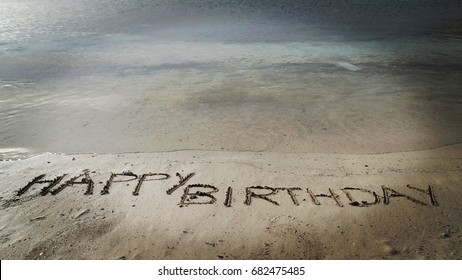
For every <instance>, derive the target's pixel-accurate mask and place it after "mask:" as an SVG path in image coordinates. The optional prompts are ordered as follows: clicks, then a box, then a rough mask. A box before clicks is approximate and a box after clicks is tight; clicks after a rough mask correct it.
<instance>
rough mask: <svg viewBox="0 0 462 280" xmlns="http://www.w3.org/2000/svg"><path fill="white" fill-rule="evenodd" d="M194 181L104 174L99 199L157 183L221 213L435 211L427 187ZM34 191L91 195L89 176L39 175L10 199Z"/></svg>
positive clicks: (188, 202)
mask: <svg viewBox="0 0 462 280" xmlns="http://www.w3.org/2000/svg"><path fill="white" fill-rule="evenodd" d="M194 176H195V173H187V174H180V173H176V174H175V177H174V176H171V175H170V174H167V173H144V174H141V175H139V174H135V173H133V172H131V171H126V172H121V173H110V175H109V178H108V179H107V180H106V182H105V184H104V186H103V188H102V189H101V190H100V191H99V194H100V195H109V194H110V192H111V188H113V187H117V185H122V184H123V185H124V186H127V185H128V184H127V182H131V181H134V182H133V185H134V189H131V190H130V192H131V195H133V196H138V195H141V194H142V187H143V186H145V185H147V184H153V181H158V182H162V184H160V183H159V185H161V187H165V188H166V190H165V193H166V195H173V194H177V193H178V194H181V197H179V203H178V205H179V206H180V207H184V206H189V205H206V204H217V203H220V204H223V205H224V206H226V207H232V206H233V204H235V203H241V204H244V205H247V206H250V205H252V203H253V202H254V201H256V200H258V201H262V202H264V203H268V204H269V205H275V206H278V205H280V204H281V203H282V202H281V201H284V202H286V201H289V203H290V204H291V205H294V206H300V205H302V204H311V205H316V206H320V205H335V206H337V207H344V206H345V205H348V206H353V207H368V206H373V205H378V204H382V205H389V204H390V203H391V201H392V200H395V199H404V200H406V201H408V202H409V203H414V204H419V205H425V206H438V202H437V200H436V196H435V191H434V188H433V187H432V186H427V187H425V188H421V187H415V186H411V185H409V184H408V185H406V186H405V187H402V188H396V187H394V188H391V187H388V186H380V187H378V188H372V187H338V188H330V187H327V188H322V191H319V188H316V190H315V188H309V187H269V186H244V187H239V186H225V187H224V188H223V189H224V191H223V192H220V188H219V187H217V186H215V185H214V184H204V183H192V182H193V178H194ZM65 178H66V179H65ZM172 181H173V182H172ZM37 186H39V187H41V188H39V190H38V191H39V194H40V195H42V196H46V195H48V194H50V195H52V196H54V195H58V194H59V193H61V192H62V191H63V190H64V189H66V188H68V187H79V188H82V187H83V188H85V193H84V194H85V195H93V194H94V192H95V183H94V181H93V179H92V177H91V172H89V171H85V172H82V173H81V174H78V175H77V176H73V177H71V176H69V174H60V175H58V176H49V175H47V174H41V175H39V176H37V177H35V178H34V179H32V180H31V181H30V182H29V183H27V184H26V185H25V186H24V187H22V188H20V189H19V190H18V191H17V193H16V195H17V196H22V195H24V194H26V193H31V192H33V190H36V189H37ZM157 187H159V186H157ZM220 187H221V186H220Z"/></svg>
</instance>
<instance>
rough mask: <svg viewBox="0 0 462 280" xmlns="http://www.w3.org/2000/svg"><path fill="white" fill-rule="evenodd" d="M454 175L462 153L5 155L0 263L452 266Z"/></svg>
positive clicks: (457, 220)
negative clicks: (419, 262) (409, 262)
mask: <svg viewBox="0 0 462 280" xmlns="http://www.w3.org/2000/svg"><path fill="white" fill-rule="evenodd" d="M124 172H125V175H123V173H124ZM129 172H132V173H133V174H132V175H129V174H130V173H129ZM461 172H462V145H453V146H448V147H445V148H439V149H429V150H423V151H414V152H404V153H389V154H376V155H340V154H338V155H334V154H295V153H274V152H264V153H254V152H253V153H252V152H224V151H223V152H203V151H178V152H166V153H137V154H136V153H135V154H133V153H131V154H79V155H59V154H42V155H39V156H35V157H32V158H29V159H26V160H21V161H3V162H1V163H0V182H1V185H2V188H1V207H2V208H1V211H0V214H1V216H0V219H1V225H2V228H1V229H0V233H1V244H0V246H1V247H0V248H1V249H0V258H2V259H121V258H122V259H460V258H461V257H462V232H460V229H461V227H462V206H461V205H460V201H461V200H462V189H461V184H462V176H461ZM85 173H86V174H87V176H88V177H86V176H85V175H81V174H85ZM112 173H114V174H119V175H113V178H112V183H111V184H109V185H108V181H111V174H112ZM155 173H157V174H155ZM177 173H178V175H177ZM42 174H45V176H44V177H42V178H40V177H38V176H40V175H42ZM63 174H67V175H66V176H65V177H63V178H62V179H61V180H60V181H59V182H57V183H56V184H54V185H53V186H51V188H47V186H50V182H51V181H49V182H42V183H39V182H38V181H44V180H54V179H55V178H57V177H59V176H62V175H63ZM142 174H147V175H146V176H144V177H143V176H142ZM188 174H194V175H190V176H189V177H188ZM79 175H81V176H80V177H78V178H76V176H79ZM34 178H37V179H36V180H35V183H33V182H34V181H33V180H34ZM181 180H182V183H183V184H181V183H180V181H181ZM121 181H123V182H121ZM140 181H141V184H140ZM30 182H32V184H28V183H30ZM66 183H67V187H65V188H61V186H66ZM92 184H94V186H93V187H92V188H89V187H90V186H91V185H92ZM27 186H29V188H27ZM137 186H139V188H138V195H134V194H133V192H135V191H136V189H137ZM258 186H260V187H263V188H259V187H258ZM105 187H106V190H107V191H108V192H107V193H106V194H102V193H104V190H105ZM266 187H268V188H266ZM415 188H418V189H415ZM230 190H231V194H230V195H229V196H228V192H230ZM41 192H43V194H44V195H41ZM310 192H311V195H312V196H313V197H311V195H310ZM89 193H91V194H89ZM168 193H170V195H169V194H168ZM18 194H20V195H18ZM320 194H325V195H327V196H319V195H320ZM332 194H335V195H336V196H338V197H337V198H336V199H333V198H332V197H328V196H332ZM347 194H349V195H350V197H348V195H347ZM313 198H314V199H313ZM317 204H320V205H317Z"/></svg>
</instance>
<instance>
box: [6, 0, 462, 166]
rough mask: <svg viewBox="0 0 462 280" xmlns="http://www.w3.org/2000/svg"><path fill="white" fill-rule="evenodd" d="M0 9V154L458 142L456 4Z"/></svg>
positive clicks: (461, 110) (38, 4)
mask: <svg viewBox="0 0 462 280" xmlns="http://www.w3.org/2000/svg"><path fill="white" fill-rule="evenodd" d="M284 2H285V1H261V0H260V1H244V0H243V1H232V2H231V1H224V0H223V1H147V0H140V1H134V0H132V1H128V0H125V1H122V0H120V1H116V0H112V1H111V0H104V1H98V2H97V3H95V2H94V1H88V0H79V1H75V0H74V1H67V0H65V1H55V0H35V1H31V0H21V1H12V0H0V98H1V99H0V102H1V103H0V157H1V158H4V159H7V158H17V157H23V156H27V155H30V154H35V153H41V152H57V153H61V152H64V153H89V152H104V153H118V152H152V151H170V150H182V149H202V150H233V151H277V152H316V153H318V152H319V153H387V152H397V151H409V150H420V149H429V148H435V147H440V146H444V145H450V144H454V143H460V142H462V132H461V131H462V95H461V92H462V81H461V79H460V77H461V74H462V66H461V65H462V16H461V15H462V13H461V12H460V11H461V10H462V4H461V2H460V1H435V0H426V1H411V0H408V1H366V0H356V1H340V0H337V1H314V0H311V1H290V3H284Z"/></svg>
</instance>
